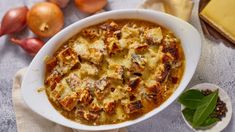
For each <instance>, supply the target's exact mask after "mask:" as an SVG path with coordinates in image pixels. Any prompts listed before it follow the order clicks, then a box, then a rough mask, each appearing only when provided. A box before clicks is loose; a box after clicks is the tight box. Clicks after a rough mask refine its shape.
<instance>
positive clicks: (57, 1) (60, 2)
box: [48, 0, 70, 8]
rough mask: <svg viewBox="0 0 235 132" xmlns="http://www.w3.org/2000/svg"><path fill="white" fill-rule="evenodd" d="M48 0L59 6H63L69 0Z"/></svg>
mask: <svg viewBox="0 0 235 132" xmlns="http://www.w3.org/2000/svg"><path fill="white" fill-rule="evenodd" d="M48 1H49V2H52V3H54V4H56V5H58V6H59V7H60V8H65V7H66V6H67V5H68V3H69V1H70V0H48Z"/></svg>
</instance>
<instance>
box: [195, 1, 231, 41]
mask: <svg viewBox="0 0 235 132" xmlns="http://www.w3.org/2000/svg"><path fill="white" fill-rule="evenodd" d="M200 17H201V18H202V19H203V20H205V21H206V22H207V23H208V24H210V25H211V26H212V27H214V28H215V29H216V30H217V31H219V32H220V33H221V34H222V35H224V36H225V37H226V38H227V39H229V40H230V41H232V42H233V43H235V0H211V1H210V2H209V3H208V4H207V5H206V7H205V8H204V9H203V10H202V11H201V12H200Z"/></svg>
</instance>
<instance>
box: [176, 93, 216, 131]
mask: <svg viewBox="0 0 235 132" xmlns="http://www.w3.org/2000/svg"><path fill="white" fill-rule="evenodd" d="M217 100H218V90H216V91H214V92H212V93H210V94H209V95H207V96H204V95H203V94H202V92H201V91H199V90H195V89H193V90H188V91H186V92H184V93H183V94H182V95H181V96H180V97H179V102H180V103H181V104H183V105H184V106H185V107H186V108H185V109H183V111H182V113H183V115H184V117H185V119H186V120H187V121H188V122H190V124H191V125H192V126H193V127H194V128H200V127H206V126H210V125H212V124H214V123H216V122H217V121H219V119H218V118H215V117H212V116H211V115H212V113H213V112H214V110H215V107H216V102H217Z"/></svg>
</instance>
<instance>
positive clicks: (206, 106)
mask: <svg viewBox="0 0 235 132" xmlns="http://www.w3.org/2000/svg"><path fill="white" fill-rule="evenodd" d="M217 99H218V90H217V91H215V92H213V93H211V94H210V95H208V96H205V97H204V98H202V100H201V103H200V105H199V106H198V107H197V109H196V111H195V114H194V116H193V123H192V124H193V127H199V126H200V125H202V124H203V123H204V122H205V121H206V119H207V118H208V117H209V115H210V114H211V113H212V112H213V111H214V109H215V107H216V102H217Z"/></svg>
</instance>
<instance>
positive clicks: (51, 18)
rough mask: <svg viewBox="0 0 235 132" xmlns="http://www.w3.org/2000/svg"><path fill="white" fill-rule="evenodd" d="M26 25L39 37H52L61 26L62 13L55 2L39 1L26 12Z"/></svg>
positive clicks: (62, 23)
mask: <svg viewBox="0 0 235 132" xmlns="http://www.w3.org/2000/svg"><path fill="white" fill-rule="evenodd" d="M27 25H28V27H29V28H30V29H31V30H32V32H33V33H35V34H36V35H38V36H40V37H45V38H46V37H52V36H53V35H55V34H56V33H57V32H59V31H60V30H61V29H62V28H63V25H64V15H63V12H62V11H61V9H60V8H59V7H58V6H57V5H56V4H53V3H50V2H39V3H37V4H35V5H34V6H33V7H32V8H31V10H30V11H29V12H28V15H27Z"/></svg>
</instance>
